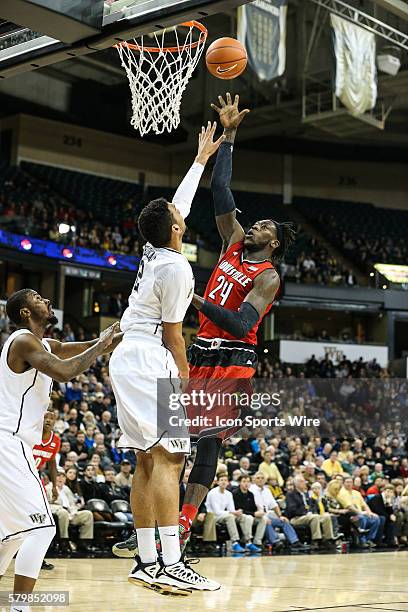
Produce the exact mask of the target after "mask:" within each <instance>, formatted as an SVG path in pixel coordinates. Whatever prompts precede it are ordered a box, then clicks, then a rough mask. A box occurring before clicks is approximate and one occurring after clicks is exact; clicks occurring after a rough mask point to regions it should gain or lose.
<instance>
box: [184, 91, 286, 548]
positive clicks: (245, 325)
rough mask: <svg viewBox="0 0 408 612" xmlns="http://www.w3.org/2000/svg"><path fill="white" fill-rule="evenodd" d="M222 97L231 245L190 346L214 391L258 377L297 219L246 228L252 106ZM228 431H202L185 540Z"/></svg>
mask: <svg viewBox="0 0 408 612" xmlns="http://www.w3.org/2000/svg"><path fill="white" fill-rule="evenodd" d="M218 99H219V103H220V106H215V105H214V104H213V105H212V108H213V109H214V110H216V111H217V113H218V114H219V117H220V121H221V124H222V126H223V127H224V135H225V136H226V140H225V142H224V143H223V144H221V147H220V149H219V152H218V156H217V161H216V164H215V167H214V171H213V176H212V181H211V189H212V193H213V198H214V208H215V216H216V222H217V227H218V231H219V233H220V235H221V238H222V241H223V246H222V251H221V256H220V259H219V261H218V264H217V266H216V268H215V270H214V271H213V273H212V275H211V278H210V280H209V282H208V285H207V288H206V291H205V294H204V297H203V298H202V297H199V296H197V295H195V296H194V298H193V304H194V306H195V307H196V308H197V309H198V310H199V311H200V314H199V319H200V328H199V330H198V333H197V340H196V341H195V343H194V344H193V345H192V346H190V348H189V350H188V360H189V364H190V380H191V381H192V386H193V388H196V387H200V386H201V385H200V380H202V381H203V382H204V381H207V382H206V383H204V384H205V385H207V386H206V388H207V389H208V381H209V379H211V380H214V379H216V381H218V382H219V381H220V379H225V381H226V385H227V386H226V387H225V389H223V390H224V391H230V390H231V389H230V384H229V383H230V382H231V379H240V382H239V383H238V381H237V384H242V380H245V379H247V380H249V379H251V378H252V377H253V376H254V374H255V372H256V367H257V362H258V359H257V353H256V344H257V336H256V332H257V329H258V326H259V324H260V323H261V321H262V319H263V317H264V316H265V315H266V314H267V313H268V312H269V310H270V309H271V307H272V304H273V302H274V300H275V297H276V294H277V292H278V290H279V286H280V279H279V275H278V273H277V271H276V269H275V265H274V262H276V261H277V260H279V259H280V258H281V257H283V255H284V254H285V253H286V252H287V250H288V248H289V247H290V246H291V245H292V243H293V242H294V239H295V235H296V232H295V229H294V227H293V224H291V223H278V222H276V221H273V220H272V219H265V220H263V221H257V222H256V223H254V224H253V226H252V227H251V229H250V230H249V231H248V233H247V234H245V232H244V230H243V228H242V227H241V225H240V223H239V222H238V220H237V217H236V208H235V202H234V197H233V195H232V192H231V189H230V182H231V177H232V151H233V145H234V141H235V136H236V132H237V129H238V127H239V125H240V123H241V121H242V120H243V118H244V117H245V115H247V114H248V113H249V110H243V111H241V112H240V111H239V109H238V104H239V97H238V96H235V100H234V102H232V99H231V95H230V94H227V96H226V101H224V99H223V98H222V97H221V96H219V98H218ZM209 384H211V383H209ZM236 390H237V387H235V391H236ZM223 433H224V436H223ZM223 437H225V432H222V431H220V430H218V431H217V430H216V428H215V429H213V430H210V431H208V430H206V431H203V430H202V431H201V432H200V435H199V440H198V443H197V455H196V459H195V463H194V467H193V469H192V471H191V473H190V477H189V480H188V485H187V489H186V493H185V498H184V505H183V508H182V512H181V518H180V537H181V539H182V540H183V541H184V542H187V540H188V537H189V533H190V526H191V524H192V522H193V520H194V518H195V516H196V514H197V511H198V508H199V506H200V504H201V502H202V501H203V499H204V498H205V496H206V494H207V492H208V489H209V487H210V486H211V483H212V482H213V479H214V476H215V472H216V466H217V460H218V454H219V450H220V448H221V444H222V438H223ZM251 546H253V545H251Z"/></svg>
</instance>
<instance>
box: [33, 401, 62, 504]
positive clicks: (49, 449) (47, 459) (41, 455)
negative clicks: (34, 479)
mask: <svg viewBox="0 0 408 612" xmlns="http://www.w3.org/2000/svg"><path fill="white" fill-rule="evenodd" d="M54 425H55V414H54V412H53V411H52V410H48V411H47V412H46V413H45V415H44V424H43V432H42V440H41V442H40V444H36V445H35V446H34V447H33V455H34V460H35V465H36V468H37V470H38V471H39V472H41V471H42V470H43V469H44V468H45V466H46V465H47V463H48V474H49V477H50V480H51V482H52V496H53V499H54V498H57V497H58V490H57V473H58V470H57V462H56V461H55V457H56V455H58V453H59V451H60V448H61V439H60V437H59V435H58V434H56V433H55V431H54Z"/></svg>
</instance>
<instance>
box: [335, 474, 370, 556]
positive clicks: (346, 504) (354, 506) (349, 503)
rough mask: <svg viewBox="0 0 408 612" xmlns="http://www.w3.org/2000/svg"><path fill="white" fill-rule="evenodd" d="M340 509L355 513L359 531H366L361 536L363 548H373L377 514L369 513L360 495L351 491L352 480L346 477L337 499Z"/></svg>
mask: <svg viewBox="0 0 408 612" xmlns="http://www.w3.org/2000/svg"><path fill="white" fill-rule="evenodd" d="M337 499H338V501H339V502H340V504H341V506H342V508H346V509H347V510H350V511H352V512H357V515H358V518H359V525H360V529H362V530H366V529H368V530H369V531H368V535H365V534H363V535H362V536H361V544H362V546H363V548H369V547H374V546H375V540H376V538H377V536H378V535H379V532H380V527H381V521H380V518H379V516H378V515H377V514H374V512H372V511H371V509H370V508H369V506H368V505H367V504H366V502H365V501H364V499H363V497H362V495H361V493H359V492H358V491H355V490H354V489H353V479H352V478H350V477H348V478H346V479H345V480H344V485H343V487H342V489H341V490H340V493H339V494H338V497H337Z"/></svg>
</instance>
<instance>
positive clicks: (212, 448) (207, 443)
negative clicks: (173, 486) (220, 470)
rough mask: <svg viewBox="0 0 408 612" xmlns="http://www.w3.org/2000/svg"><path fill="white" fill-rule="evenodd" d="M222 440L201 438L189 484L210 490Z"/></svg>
mask: <svg viewBox="0 0 408 612" xmlns="http://www.w3.org/2000/svg"><path fill="white" fill-rule="evenodd" d="M221 445H222V440H220V439H219V438H201V439H200V440H199V441H198V442H197V454H196V458H195V461H194V466H193V469H192V470H191V474H190V476H189V479H188V482H189V483H190V484H200V485H202V486H203V487H206V488H207V489H209V488H210V486H211V484H212V482H213V480H214V476H215V473H216V471H217V462H218V455H219V453H220V448H221Z"/></svg>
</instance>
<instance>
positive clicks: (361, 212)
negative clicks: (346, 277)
mask: <svg viewBox="0 0 408 612" xmlns="http://www.w3.org/2000/svg"><path fill="white" fill-rule="evenodd" d="M296 207H297V208H298V209H299V210H300V211H301V212H302V214H303V215H305V217H307V218H308V219H309V220H310V221H312V222H313V223H314V224H315V225H316V227H318V228H319V229H320V230H321V231H323V232H324V233H325V235H328V236H330V240H331V241H332V242H333V243H334V244H336V246H337V247H338V248H339V249H340V250H342V251H343V252H344V254H345V255H346V256H347V257H348V258H349V259H351V260H352V261H354V263H355V265H356V266H358V267H359V268H360V269H361V270H364V271H367V270H368V269H370V268H371V266H372V265H373V264H374V263H390V264H403V265H405V264H406V262H407V259H408V246H407V241H406V234H405V227H406V225H407V223H408V212H407V211H406V210H396V209H386V208H378V207H375V206H373V205H372V204H363V203H356V202H353V203H350V202H333V201H323V200H312V199H310V198H298V199H297V201H296Z"/></svg>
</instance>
